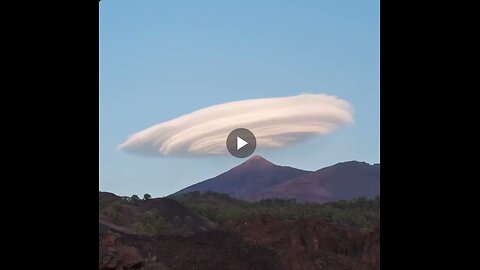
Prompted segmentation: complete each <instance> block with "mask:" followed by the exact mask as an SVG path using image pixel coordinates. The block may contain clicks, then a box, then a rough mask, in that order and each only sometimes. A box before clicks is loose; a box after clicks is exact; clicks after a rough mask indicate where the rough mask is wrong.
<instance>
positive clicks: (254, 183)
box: [172, 155, 380, 202]
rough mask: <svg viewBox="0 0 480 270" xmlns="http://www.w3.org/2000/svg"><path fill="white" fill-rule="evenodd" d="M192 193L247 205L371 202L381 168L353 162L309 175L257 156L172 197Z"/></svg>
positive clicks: (377, 190) (307, 172) (376, 190)
mask: <svg viewBox="0 0 480 270" xmlns="http://www.w3.org/2000/svg"><path fill="white" fill-rule="evenodd" d="M193 191H200V192H205V191H213V192H218V193H226V194H228V195H230V196H231V197H234V198H237V199H242V200H247V201H258V200H263V199H274V198H279V199H295V200H298V201H300V202H330V201H337V200H348V199H353V198H358V197H369V198H372V197H375V196H376V195H378V194H379V192H380V164H379V163H374V164H369V163H367V162H364V161H357V160H351V161H344V162H338V163H336V164H334V165H331V166H327V167H324V168H321V169H318V170H316V171H307V170H301V169H297V168H294V167H290V166H281V165H276V164H274V163H272V162H270V161H268V160H266V159H265V158H263V157H261V156H258V155H256V156H253V157H251V158H249V159H248V160H246V161H245V162H243V163H241V164H240V165H238V166H235V167H233V168H231V169H230V170H228V171H226V172H224V173H222V174H219V175H217V176H215V177H212V178H209V179H206V180H204V181H201V182H198V183H196V184H193V185H191V186H188V187H186V188H184V189H181V190H179V191H178V192H176V193H174V194H172V195H173V196H174V195H179V194H183V193H188V192H193Z"/></svg>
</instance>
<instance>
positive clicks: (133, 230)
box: [99, 192, 213, 235]
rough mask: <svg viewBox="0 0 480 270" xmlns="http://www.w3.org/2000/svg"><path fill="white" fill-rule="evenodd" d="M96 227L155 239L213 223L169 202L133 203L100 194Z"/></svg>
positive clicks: (164, 199) (174, 201)
mask: <svg viewBox="0 0 480 270" xmlns="http://www.w3.org/2000/svg"><path fill="white" fill-rule="evenodd" d="M173 225H174V226H173ZM99 226H100V228H104V229H107V228H108V229H110V230H114V231H117V232H122V233H128V234H144V235H157V234H160V233H164V232H174V231H173V230H177V231H178V230H179V229H180V230H181V231H178V233H189V232H197V231H204V230H207V229H210V228H211V227H212V226H213V223H212V222H211V221H209V220H208V219H206V218H205V217H202V216H200V215H199V214H197V213H196V212H193V211H191V210H190V209H188V208H186V207H185V206H183V205H182V204H180V203H178V202H177V201H176V200H172V199H170V198H154V199H149V200H135V201H132V200H131V199H127V198H126V197H119V196H117V195H115V194H113V193H108V192H99Z"/></svg>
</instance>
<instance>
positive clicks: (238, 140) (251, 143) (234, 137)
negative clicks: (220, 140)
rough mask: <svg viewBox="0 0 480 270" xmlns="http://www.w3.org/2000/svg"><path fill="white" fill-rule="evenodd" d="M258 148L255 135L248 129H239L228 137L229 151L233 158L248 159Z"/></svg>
mask: <svg viewBox="0 0 480 270" xmlns="http://www.w3.org/2000/svg"><path fill="white" fill-rule="evenodd" d="M256 146H257V140H256V139H255V135H253V133H252V132H251V131H250V130H248V129H246V128H237V129H235V130H234V131H232V132H230V134H229V135H228V137H227V149H228V152H230V154H232V156H234V157H237V158H246V157H248V156H250V155H251V154H252V153H253V152H254V151H255V147H256Z"/></svg>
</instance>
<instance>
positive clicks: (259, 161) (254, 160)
mask: <svg viewBox="0 0 480 270" xmlns="http://www.w3.org/2000/svg"><path fill="white" fill-rule="evenodd" d="M241 165H248V166H252V165H254V166H262V167H263V166H275V164H273V163H272V162H270V161H268V160H266V159H264V158H263V157H261V156H259V155H254V156H252V157H251V158H249V159H248V160H247V161H245V162H244V163H242V164H241Z"/></svg>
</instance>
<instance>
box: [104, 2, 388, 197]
mask: <svg viewBox="0 0 480 270" xmlns="http://www.w3.org/2000/svg"><path fill="white" fill-rule="evenodd" d="M99 5H100V44H99V45H100V48H99V49H100V93H99V95H100V135H99V140H100V180H99V188H100V190H101V191H109V192H114V193H116V194H118V195H132V194H138V195H139V196H142V195H143V194H144V193H150V194H151V195H152V196H153V197H159V196H166V195H169V194H171V193H173V192H175V191H178V190H179V189H182V188H184V187H186V186H189V185H191V184H194V183H196V182H199V181H202V180H205V179H208V178H210V177H213V176H216V175H218V174H220V173H222V172H224V171H226V170H228V169H230V168H231V167H233V166H236V165H238V164H240V163H241V162H243V161H245V160H244V159H237V158H235V157H232V156H221V157H202V158H186V157H182V158H180V157H158V158H153V157H142V156H137V155H132V154H129V153H125V152H122V151H119V150H117V146H118V145H119V144H121V143H122V142H124V141H125V140H126V139H127V138H128V136H129V135H131V134H133V133H135V132H138V131H140V130H143V129H145V128H147V127H150V126H152V125H154V124H157V123H160V122H164V121H167V120H170V119H173V118H176V117H178V116H181V115H183V114H186V113H190V112H192V111H194V110H197V109H201V108H204V107H207V106H210V105H215V104H219V103H224V102H229V101H236V100H243V99H253V98H264V97H282V96H292V95H298V94H300V93H305V92H309V93H325V94H330V95H335V96H337V97H339V98H341V99H344V100H346V101H348V102H349V103H350V104H351V105H352V107H353V111H354V113H353V116H354V121H355V122H354V123H353V124H350V125H347V126H343V127H341V128H340V129H339V130H337V131H335V132H333V133H330V134H328V135H326V136H319V137H315V138H312V139H309V140H307V141H306V142H304V143H301V144H297V145H294V146H289V147H286V148H283V149H274V150H264V151H258V152H256V154H260V155H262V156H263V157H265V158H266V159H268V160H270V161H272V162H274V163H276V164H279V165H288V166H292V167H296V168H300V169H307V170H317V169H320V168H322V167H325V166H329V165H332V164H335V163H337V162H342V161H348V160H358V161H365V162H368V163H378V162H379V160H380V149H379V148H380V116H379V111H380V79H379V75H380V68H379V65H380V60H379V56H380V31H379V30H380V27H379V15H380V11H379V1H378V0H377V1H371V0H367V1H344V0H336V1H333V0H332V1H321V0H313V1H307V0H304V1H278V0H277V1H273V0H272V1H265V0H263V1H246V0H244V1H208V0H206V1H158V0H144V1H133V0H128V1H127V0H104V1H101V2H100V3H99Z"/></svg>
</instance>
